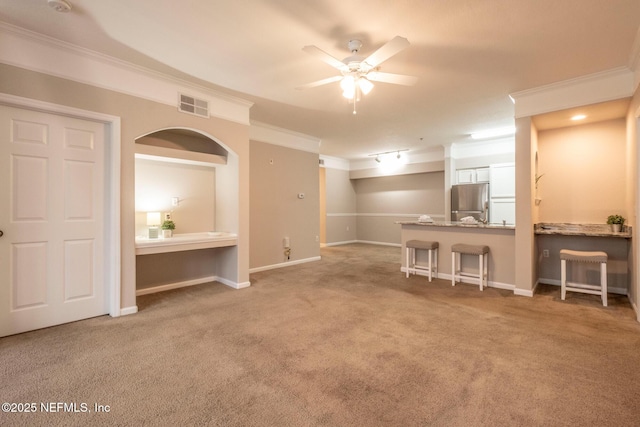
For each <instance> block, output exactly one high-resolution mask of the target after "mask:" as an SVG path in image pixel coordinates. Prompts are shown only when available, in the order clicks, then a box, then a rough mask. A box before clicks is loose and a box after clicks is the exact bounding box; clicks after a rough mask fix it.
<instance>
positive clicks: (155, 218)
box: [147, 212, 160, 239]
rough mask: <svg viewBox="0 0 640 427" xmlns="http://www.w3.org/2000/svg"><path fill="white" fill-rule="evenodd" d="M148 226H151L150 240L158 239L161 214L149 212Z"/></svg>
mask: <svg viewBox="0 0 640 427" xmlns="http://www.w3.org/2000/svg"><path fill="white" fill-rule="evenodd" d="M147 225H148V226H149V238H150V239H157V238H158V226H159V225H160V212H147Z"/></svg>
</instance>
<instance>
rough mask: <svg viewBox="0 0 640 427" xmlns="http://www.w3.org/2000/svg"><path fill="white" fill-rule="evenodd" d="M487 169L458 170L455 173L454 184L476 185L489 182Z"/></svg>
mask: <svg viewBox="0 0 640 427" xmlns="http://www.w3.org/2000/svg"><path fill="white" fill-rule="evenodd" d="M489 178H490V172H489V168H479V169H458V170H457V171H456V181H457V182H456V184H476V183H480V182H489Z"/></svg>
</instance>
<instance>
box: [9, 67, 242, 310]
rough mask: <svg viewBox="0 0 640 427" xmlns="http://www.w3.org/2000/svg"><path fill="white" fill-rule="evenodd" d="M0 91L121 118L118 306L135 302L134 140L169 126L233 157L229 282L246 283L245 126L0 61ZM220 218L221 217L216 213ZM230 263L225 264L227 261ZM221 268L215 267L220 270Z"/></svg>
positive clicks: (125, 305) (129, 305)
mask: <svg viewBox="0 0 640 427" xmlns="http://www.w3.org/2000/svg"><path fill="white" fill-rule="evenodd" d="M0 92H2V93H6V94H11V95H16V96H21V97H26V98H31V99H36V100H41V101H46V102H50V103H54V104H59V105H64V106H69V107H74V108H79V109H84V110H88V111H93V112H98V113H102V114H108V115H112V116H117V117H120V119H121V122H120V125H121V133H120V136H121V164H120V168H121V200H120V204H121V240H122V244H121V250H122V253H121V282H122V283H121V305H122V307H123V308H128V307H133V306H135V305H136V296H135V289H136V256H135V246H134V245H135V243H134V242H135V189H134V169H135V161H134V152H135V150H134V143H135V140H136V139H137V138H138V137H140V136H143V135H147V134H149V133H151V132H154V131H156V130H159V129H164V128H168V127H184V128H189V129H197V130H199V131H201V132H203V133H205V134H206V135H207V136H210V137H212V138H213V139H215V140H216V141H218V142H219V143H221V145H223V146H224V147H225V148H228V149H230V150H232V151H233V153H234V155H235V156H236V157H237V163H238V164H237V165H236V166H235V167H236V169H235V170H236V171H237V173H236V175H237V177H236V179H235V180H236V181H237V184H235V185H234V187H235V186H237V192H236V194H237V196H236V200H235V201H234V202H233V205H232V206H231V209H232V210H234V212H236V213H235V214H234V217H235V222H236V224H235V228H234V229H233V230H232V231H234V232H237V233H238V246H237V248H235V251H234V254H233V256H232V258H233V260H232V261H233V262H232V264H233V266H232V267H231V270H232V271H228V270H225V271H224V272H223V273H222V274H224V275H227V276H223V277H225V278H227V279H229V280H230V281H233V282H237V283H245V282H248V281H249V126H248V125H243V124H238V123H233V122H229V121H227V120H222V119H218V118H215V117H212V118H209V119H203V118H200V117H196V116H192V115H188V114H181V113H179V112H178V111H177V108H176V107H175V106H169V105H164V104H159V103H156V102H152V101H148V100H145V99H141V98H137V97H133V96H128V95H124V94H121V93H117V92H113V91H109V90H105V89H101V88H98V87H94V86H89V85H86V84H81V83H77V82H73V81H69V80H66V79H61V78H57V77H52V76H49V75H45V74H41V73H37V72H33V71H27V70H24V69H20V68H17V67H13V66H9V65H5V64H0ZM216 216H217V218H220V215H219V214H217V215H216ZM226 265H229V262H227V263H226ZM219 271H220V270H219Z"/></svg>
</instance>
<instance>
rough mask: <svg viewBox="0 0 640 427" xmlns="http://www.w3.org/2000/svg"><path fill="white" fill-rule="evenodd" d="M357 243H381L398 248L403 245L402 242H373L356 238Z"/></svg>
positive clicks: (381, 244)
mask: <svg viewBox="0 0 640 427" xmlns="http://www.w3.org/2000/svg"><path fill="white" fill-rule="evenodd" d="M356 243H366V244H368V245H380V246H393V247H396V248H401V247H402V244H400V243H387V242H372V241H370V240H356Z"/></svg>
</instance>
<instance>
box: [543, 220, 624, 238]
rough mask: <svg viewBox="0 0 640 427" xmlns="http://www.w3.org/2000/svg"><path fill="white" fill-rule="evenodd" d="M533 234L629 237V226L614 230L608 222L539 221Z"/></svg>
mask: <svg viewBox="0 0 640 427" xmlns="http://www.w3.org/2000/svg"><path fill="white" fill-rule="evenodd" d="M533 229H534V233H535V234H546V235H560V236H589V237H618V238H623V239H630V238H631V227H627V226H625V227H623V229H622V231H620V232H617V233H616V232H614V231H612V230H611V226H609V225H608V224H568V223H545V222H543V223H539V224H535V225H534V228H533Z"/></svg>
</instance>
